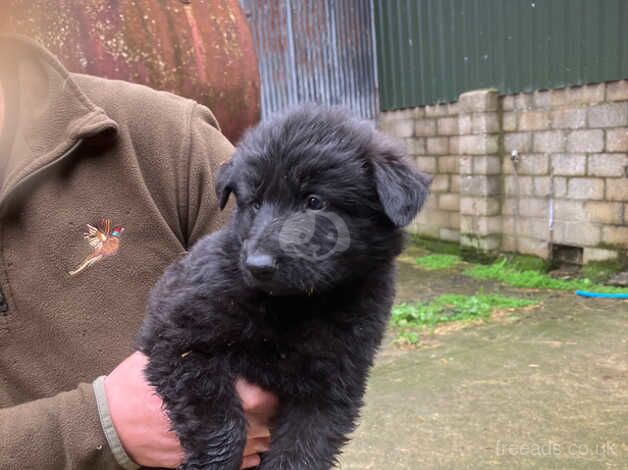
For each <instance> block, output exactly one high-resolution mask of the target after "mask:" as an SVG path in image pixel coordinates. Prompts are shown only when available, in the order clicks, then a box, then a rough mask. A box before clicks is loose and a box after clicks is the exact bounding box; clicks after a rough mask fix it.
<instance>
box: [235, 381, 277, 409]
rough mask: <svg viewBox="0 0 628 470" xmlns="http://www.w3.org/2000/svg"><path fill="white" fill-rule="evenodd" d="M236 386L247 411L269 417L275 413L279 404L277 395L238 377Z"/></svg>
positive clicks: (243, 406) (243, 407)
mask: <svg viewBox="0 0 628 470" xmlns="http://www.w3.org/2000/svg"><path fill="white" fill-rule="evenodd" d="M235 386H236V391H237V392H238V395H240V400H242V409H243V410H244V412H245V413H259V414H262V415H266V416H268V417H270V416H272V415H273V414H274V412H275V410H276V409H277V406H278V404H279V401H278V400H277V397H276V396H275V395H273V394H272V393H270V392H267V391H266V390H264V389H262V388H260V387H258V386H257V385H253V384H251V383H248V382H247V381H246V380H244V379H238V380H237V381H236V384H235Z"/></svg>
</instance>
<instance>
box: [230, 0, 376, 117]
mask: <svg viewBox="0 0 628 470" xmlns="http://www.w3.org/2000/svg"><path fill="white" fill-rule="evenodd" d="M241 2H242V6H243V7H244V11H245V13H246V14H247V16H248V18H249V21H250V24H251V31H252V33H253V42H254V43H255V46H256V49H257V56H258V61H259V71H260V78H261V83H262V116H268V115H269V114H271V113H273V112H275V111H278V110H281V109H283V108H285V107H287V106H291V105H294V104H297V103H303V102H316V103H322V104H329V105H342V106H346V107H348V108H349V109H351V110H352V111H354V112H355V113H356V114H358V115H359V116H362V117H364V118H367V119H372V118H374V117H375V116H376V114H377V111H378V104H377V98H378V97H377V77H376V68H375V54H374V52H373V48H374V41H373V23H372V21H373V15H372V10H373V3H372V0H325V1H321V0H241Z"/></svg>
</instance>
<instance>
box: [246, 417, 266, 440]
mask: <svg viewBox="0 0 628 470" xmlns="http://www.w3.org/2000/svg"><path fill="white" fill-rule="evenodd" d="M246 419H247V423H248V427H247V430H246V434H247V437H248V438H249V439H254V438H257V437H269V436H270V428H269V427H268V419H267V418H266V417H265V416H259V415H255V414H247V415H246Z"/></svg>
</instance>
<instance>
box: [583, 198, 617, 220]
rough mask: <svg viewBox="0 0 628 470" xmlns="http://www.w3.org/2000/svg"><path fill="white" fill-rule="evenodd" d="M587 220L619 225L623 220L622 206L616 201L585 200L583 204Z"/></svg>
mask: <svg viewBox="0 0 628 470" xmlns="http://www.w3.org/2000/svg"><path fill="white" fill-rule="evenodd" d="M584 208H585V211H586V215H587V220H590V221H591V222H597V223H601V224H611V225H612V224H616V225H620V224H622V222H623V214H624V208H623V205H622V204H621V203H618V202H606V201H587V202H585V204H584Z"/></svg>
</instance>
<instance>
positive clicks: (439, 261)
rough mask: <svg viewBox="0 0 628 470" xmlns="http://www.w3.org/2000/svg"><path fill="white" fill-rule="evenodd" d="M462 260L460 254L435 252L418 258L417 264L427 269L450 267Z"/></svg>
mask: <svg viewBox="0 0 628 470" xmlns="http://www.w3.org/2000/svg"><path fill="white" fill-rule="evenodd" d="M459 262H460V256H457V255H441V254H433V255H426V256H421V257H419V258H416V264H418V265H419V266H421V267H422V268H425V269H432V270H436V269H449V268H451V267H453V266H455V265H457V264H458V263H459Z"/></svg>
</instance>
